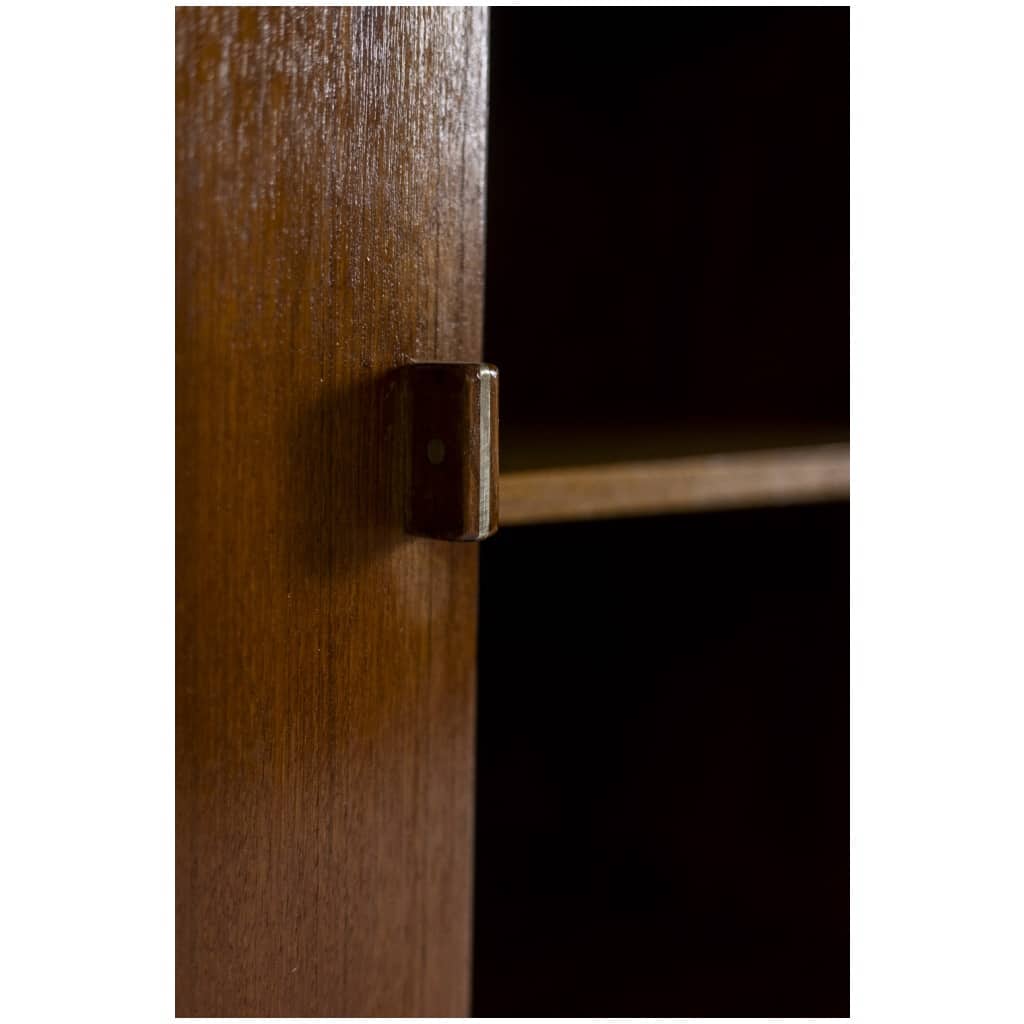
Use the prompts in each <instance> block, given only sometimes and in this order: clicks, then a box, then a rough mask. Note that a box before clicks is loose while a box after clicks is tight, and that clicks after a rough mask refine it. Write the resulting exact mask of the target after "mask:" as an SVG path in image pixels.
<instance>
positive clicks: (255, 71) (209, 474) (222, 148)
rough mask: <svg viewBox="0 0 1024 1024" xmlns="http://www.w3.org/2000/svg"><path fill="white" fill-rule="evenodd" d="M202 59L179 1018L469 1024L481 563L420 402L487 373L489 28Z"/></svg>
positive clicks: (180, 147)
mask: <svg viewBox="0 0 1024 1024" xmlns="http://www.w3.org/2000/svg"><path fill="white" fill-rule="evenodd" d="M176 36H177V40H176V41H177V60H176V66H177V88H176V92H177V129H176V137H177V301H176V334H177V348H178V368H177V474H178V475H177V523H178V527H177V550H176V557H177V572H178V579H177V600H178V605H177V608H178V611H177V672H178V683H177V721H176V736H177V772H176V784H177V785H176V789H177V801H176V819H177V820H176V829H177V885H176V903H177V957H176V969H177V986H176V990H177V1012H178V1014H179V1015H182V1016H198V1015H202V1016H207V1015H209V1016H214V1015H255V1016H278V1015H282V1016H321V1015H322V1016H350V1015H368V1016H369V1015H417V1016H447V1015H454V1016H459V1015H464V1014H466V1013H467V1011H468V984H469V956H470V943H469V928H470V894H471V857H470V854H471V830H472V800H473V787H472V779H473V775H472V771H473V744H474V713H475V705H474V699H475V665H474V663H475V625H476V593H477V550H476V548H475V547H474V546H472V545H462V544H451V543H445V542H441V541H434V540H429V539H423V538H414V537H412V536H409V535H407V534H406V533H405V532H404V531H403V529H402V521H403V515H404V493H403V482H402V479H401V471H400V468H401V466H402V465H403V462H402V457H401V454H400V448H401V442H402V439H401V437H400V436H399V435H400V434H401V425H400V424H397V422H396V414H395V386H394V385H395V377H396V372H395V371H396V370H397V368H399V367H400V366H402V365H404V364H406V363H408V362H409V361H410V360H430V361H444V360H465V361H478V360H479V359H480V358H481V321H482V270H483V268H482V262H483V256H482V246H483V188H484V157H485V117H486V94H485V88H486V43H487V20H486V12H485V11H483V10H482V9H479V8H477V9H454V8H452V9H444V8H402V9H382V8H378V9H366V8H262V9H260V8H185V9H182V8H179V9H178V11H177V15H176Z"/></svg>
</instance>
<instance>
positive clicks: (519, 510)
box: [501, 444, 850, 526]
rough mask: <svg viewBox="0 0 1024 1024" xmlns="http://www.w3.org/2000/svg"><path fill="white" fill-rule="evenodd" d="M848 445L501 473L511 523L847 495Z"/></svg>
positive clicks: (504, 513) (505, 508) (504, 515)
mask: <svg viewBox="0 0 1024 1024" xmlns="http://www.w3.org/2000/svg"><path fill="white" fill-rule="evenodd" d="M849 492H850V449H849V445H848V444H823V445H813V446H805V447H796V448H777V449H769V450H766V451H740V452H729V453H723V454H714V455H690V456H686V457H685V458H678V459H658V460H652V461H643V462H621V463H608V464H604V465H598V466H580V467H556V468H546V469H531V470H524V471H519V472H513V473H506V474H504V475H503V476H502V478H501V502H502V521H503V523H504V524H505V525H506V526H513V525H517V524H518V525H525V524H531V523H555V522H567V521H571V520H581V519H607V518H612V517H625V516H643V515H657V514H663V513H672V512H690V511H698V510H707V509H716V508H739V507H743V506H758V505H788V504H799V503H802V502H811V501H831V500H841V499H843V498H846V497H848V496H849Z"/></svg>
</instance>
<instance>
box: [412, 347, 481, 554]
mask: <svg viewBox="0 0 1024 1024" xmlns="http://www.w3.org/2000/svg"><path fill="white" fill-rule="evenodd" d="M403 373H404V375H405V382H406V401H407V409H408V423H409V458H410V471H409V499H408V517H407V529H408V531H409V532H410V533H415V534H418V535H420V536H423V537H436V538H438V539H441V540H463V541H467V540H469V541H471V540H483V539H484V538H485V537H489V536H491V534H492V533H494V532H495V531H496V530H497V529H498V371H497V369H496V368H495V367H494V366H490V365H489V364H487V363H414V364H412V365H410V366H407V367H405V369H404V371H403Z"/></svg>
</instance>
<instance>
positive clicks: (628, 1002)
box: [473, 8, 849, 1016]
mask: <svg viewBox="0 0 1024 1024" xmlns="http://www.w3.org/2000/svg"><path fill="white" fill-rule="evenodd" d="M848 30H849V12H848V10H847V9H845V8H796V9H771V8H763V9H751V8H688V9H672V10H669V9H660V10H654V9H645V10H644V11H632V12H629V15H628V16H626V15H625V14H624V12H623V11H622V10H617V9H604V10H598V9H593V10H588V11H587V12H586V13H583V12H580V11H569V10H553V9H501V8H495V9H493V10H492V11H491V55H490V99H489V103H490V120H489V153H488V216H487V232H488V235H487V277H486V282H487V283H486V304H485V307H486V314H485V316H486V330H485V357H486V358H487V359H488V360H490V361H492V362H494V363H496V364H498V365H499V366H500V368H501V374H502V452H501V457H502V466H503V474H504V473H508V474H510V478H511V475H512V474H516V473H519V472H524V471H529V470H533V469H536V468H537V467H544V468H547V469H550V468H551V467H555V468H557V467H559V466H578V465H597V466H605V465H607V466H611V465H616V464H620V463H624V462H628V461H629V460H635V459H666V458H669V459H671V458H675V457H678V456H688V455H691V454H694V453H712V454H713V453H718V452H735V451H745V450H748V449H749V450H761V449H766V448H776V447H784V448H786V449H789V448H800V447H801V446H813V445H819V444H825V443H827V444H831V445H833V446H834V445H835V444H837V443H838V444H842V442H845V441H846V440H847V439H848V376H849V375H848V366H849V344H848V336H849V231H848V224H849V188H848V163H849V61H848ZM503 479H504V477H503ZM752 504H753V507H748V508H742V509H735V508H722V509H720V510H716V509H710V510H705V511H701V512H700V513H699V514H689V515H665V516H660V517H651V518H644V519H635V518H625V519H609V520H607V521H604V522H584V521H579V522H560V523H558V524H557V525H552V524H545V523H543V522H540V523H539V524H538V525H528V526H513V527H511V528H507V529H503V530H502V532H500V533H499V534H498V536H497V537H495V538H493V539H492V540H490V541H488V542H487V543H486V544H485V545H484V548H483V550H482V553H481V567H482V568H481V572H482V576H481V607H480V636H479V644H480V655H479V661H480V671H479V719H478V741H477V805H476V854H475V857H476V862H475V863H476V866H475V885H476V890H475V909H474V929H475V937H474V973H473V1012H474V1014H475V1015H479V1016H504V1015H556V1016H591V1015H640V1016H651V1015H677V1016H678V1015H686V1016H704V1015H707V1016H722V1015H726V1016H728V1015H751V1016H763V1015H786V1016H794V1015H795V1016H803V1015H812V1016H833V1015H834V1016H844V1015H846V1014H847V1013H848V1009H849V1007H848V1002H849V1000H848V848H849V839H848V831H849V830H848V812H849V802H848V790H849V786H848V766H849V754H848V749H849V748H848V669H849V647H848V620H849V611H848V587H849V573H848V523H849V519H848V504H847V503H846V501H845V500H841V498H840V500H834V497H833V499H832V500H828V501H826V502H824V503H819V504H805V503H803V502H802V501H800V500H794V501H793V502H792V503H788V504H787V502H786V501H784V500H783V501H775V502H774V504H775V505H781V506H782V507H772V508H768V507H757V505H756V503H752Z"/></svg>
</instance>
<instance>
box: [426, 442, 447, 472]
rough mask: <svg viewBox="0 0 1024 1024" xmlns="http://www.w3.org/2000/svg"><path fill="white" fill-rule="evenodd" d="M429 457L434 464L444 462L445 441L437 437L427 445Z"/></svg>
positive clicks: (437, 464) (438, 464)
mask: <svg viewBox="0 0 1024 1024" xmlns="http://www.w3.org/2000/svg"><path fill="white" fill-rule="evenodd" d="M427 458H428V459H429V460H430V464H431V465H432V466H440V465H441V463H442V462H444V441H442V440H441V439H440V438H438V437H435V438H434V439H433V440H432V441H430V443H429V444H428V445H427Z"/></svg>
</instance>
